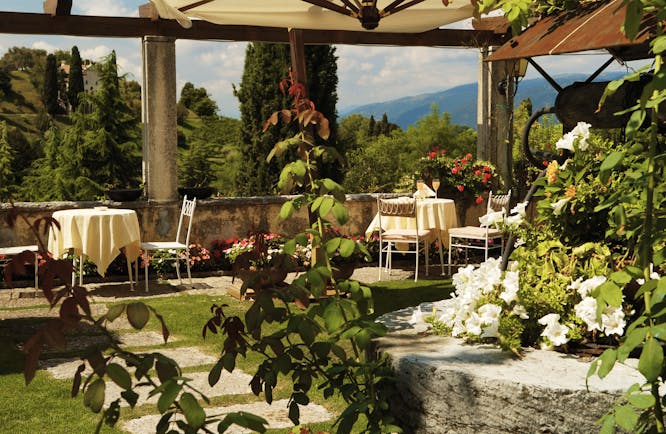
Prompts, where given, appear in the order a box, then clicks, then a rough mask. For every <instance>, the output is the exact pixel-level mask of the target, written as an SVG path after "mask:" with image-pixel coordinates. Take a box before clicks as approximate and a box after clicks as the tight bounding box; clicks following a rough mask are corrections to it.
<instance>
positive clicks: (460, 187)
mask: <svg viewBox="0 0 666 434" xmlns="http://www.w3.org/2000/svg"><path fill="white" fill-rule="evenodd" d="M456 188H457V189H458V191H460V192H463V191H465V187H464V186H462V185H459V186H457V187H456Z"/></svg>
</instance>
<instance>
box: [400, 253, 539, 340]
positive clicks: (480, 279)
mask: <svg viewBox="0 0 666 434" xmlns="http://www.w3.org/2000/svg"><path fill="white" fill-rule="evenodd" d="M500 265H501V259H495V258H490V259H488V260H487V261H486V262H484V263H483V264H481V266H480V267H479V268H476V269H475V268H474V266H472V265H468V266H467V267H465V268H462V269H460V270H458V272H457V273H456V274H454V275H453V285H454V286H455V288H456V290H455V293H454V295H453V296H452V297H451V298H450V299H446V300H441V301H438V302H436V303H435V304H434V306H435V308H436V314H435V320H436V321H438V322H440V323H442V324H443V325H444V326H445V327H447V328H449V329H450V330H451V334H452V335H453V336H473V337H481V338H486V337H497V336H498V331H497V329H498V327H499V318H500V314H501V313H502V308H503V306H500V305H498V304H493V303H486V302H484V300H485V299H487V298H488V296H489V295H490V294H491V293H493V292H495V293H496V294H497V293H498V292H499V293H498V296H499V298H501V299H502V300H503V301H504V302H505V303H506V305H507V306H510V305H513V306H512V311H511V313H512V314H514V315H519V316H520V317H521V318H527V312H526V311H525V308H524V307H523V306H520V305H516V304H515V302H516V301H517V300H518V272H517V271H507V272H506V273H504V275H502V270H501V268H500ZM419 315H422V314H421V313H420V311H419V314H415V316H414V317H413V318H412V321H413V322H416V321H419Z"/></svg>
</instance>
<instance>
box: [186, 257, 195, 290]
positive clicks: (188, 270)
mask: <svg viewBox="0 0 666 434" xmlns="http://www.w3.org/2000/svg"><path fill="white" fill-rule="evenodd" d="M185 265H186V266H187V278H188V279H189V280H190V288H192V286H193V285H192V273H191V272H190V252H189V250H188V251H187V253H186V254H185Z"/></svg>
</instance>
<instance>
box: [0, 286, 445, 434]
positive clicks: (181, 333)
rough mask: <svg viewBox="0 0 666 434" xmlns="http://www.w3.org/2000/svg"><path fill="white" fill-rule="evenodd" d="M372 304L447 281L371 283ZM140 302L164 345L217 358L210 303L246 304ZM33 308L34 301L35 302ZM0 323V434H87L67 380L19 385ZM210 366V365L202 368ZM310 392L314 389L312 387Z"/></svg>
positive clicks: (428, 295) (435, 292)
mask: <svg viewBox="0 0 666 434" xmlns="http://www.w3.org/2000/svg"><path fill="white" fill-rule="evenodd" d="M371 288H372V292H373V298H374V302H375V315H380V314H382V313H386V312H390V311H393V310H396V309H401V308H404V307H407V306H413V305H417V304H419V303H421V302H424V301H432V300H438V299H441V298H445V297H447V296H448V294H449V293H450V291H451V289H452V287H451V283H450V279H445V280H435V279H433V280H426V279H423V280H419V281H418V282H416V283H415V282H413V281H411V280H405V281H390V282H378V283H376V284H373V285H371ZM145 302H146V303H147V304H149V305H150V306H152V307H154V308H155V309H156V310H157V311H158V312H159V313H160V314H162V315H163V317H164V320H165V321H166V323H167V325H168V327H169V331H170V333H171V335H172V336H173V337H174V338H175V339H173V341H170V342H169V343H168V344H166V346H159V347H156V348H155V349H156V350H158V349H159V348H164V347H184V346H196V347H198V348H200V349H201V350H202V351H204V352H206V353H208V354H210V355H213V356H218V355H219V353H220V348H221V344H222V340H221V337H220V336H219V335H214V334H210V333H209V334H208V335H207V338H206V339H205V340H204V339H203V338H202V336H201V331H202V327H203V325H204V323H205V322H206V321H207V320H208V318H209V317H210V315H211V314H210V306H211V305H212V304H218V305H219V304H227V305H228V307H227V308H225V312H227V313H228V314H239V315H242V314H243V313H244V311H245V310H246V309H247V307H248V306H249V302H239V301H237V300H235V299H233V298H231V297H227V296H207V295H187V294H175V295H173V296H171V297H162V298H149V299H146V300H145ZM36 304H37V303H36ZM3 322H4V321H0V345H2V348H3V351H2V352H0V402H2V405H1V406H0V427H1V428H0V432H13V433H33V432H51V433H87V432H92V431H93V430H94V427H95V426H96V424H97V421H98V417H97V415H94V414H93V413H91V412H90V411H89V410H88V409H87V408H85V407H84V406H83V404H82V400H81V396H80V395H79V397H77V398H75V399H72V398H70V397H69V396H70V389H71V380H56V379H53V378H51V377H50V376H49V375H48V374H46V372H44V371H39V372H38V373H37V375H36V377H35V379H34V380H33V382H32V383H31V384H30V385H29V386H27V387H26V386H25V383H24V380H23V375H22V372H21V369H22V368H21V366H22V361H23V356H22V353H21V352H19V351H18V350H16V348H15V345H14V342H13V341H12V339H11V336H3V333H2V331H3V330H4V328H3V327H4V326H6V324H5V325H3ZM147 328H148V329H149V330H155V331H159V330H160V325H159V323H158V322H157V321H156V320H155V319H151V320H150V322H149V323H148V325H147ZM258 360H259V359H258V358H257V357H256V356H254V355H249V356H248V358H247V359H245V360H239V363H238V365H237V366H238V368H240V369H242V370H244V371H245V372H247V373H249V374H251V375H252V374H254V367H256V366H257V363H258ZM206 368H210V367H206ZM206 368H187V369H185V370H184V371H185V372H192V371H201V370H204V369H206ZM278 384H279V385H280V386H279V387H278V389H277V390H276V392H275V394H274V398H275V399H281V398H286V397H288V396H289V393H290V390H291V386H290V383H289V378H284V377H283V378H281V379H280V381H279V382H278ZM314 389H315V390H316V388H314ZM311 398H312V400H313V402H315V403H318V404H321V405H324V406H325V407H326V408H328V409H329V411H330V412H331V413H332V414H338V413H339V412H340V411H341V410H342V409H343V408H344V401H343V400H342V398H339V397H333V398H330V399H328V400H326V399H324V398H323V396H322V395H321V393H320V392H318V391H315V392H313V393H311ZM261 399H263V398H262V397H259V398H257V397H255V396H254V395H251V394H250V395H237V396H224V397H216V398H213V399H211V405H213V406H222V405H231V404H237V403H245V402H252V401H257V400H261ZM151 413H155V409H154V407H153V406H151V405H144V406H142V407H139V408H137V409H135V410H130V409H127V408H123V409H122V411H121V421H123V420H128V419H131V418H135V417H138V416H141V415H144V414H151ZM310 428H311V429H312V430H313V431H314V432H317V431H320V430H321V431H331V430H332V427H331V422H327V423H320V424H312V425H310ZM289 431H290V430H288V429H286V430H276V431H272V432H277V433H288V432H289ZM102 432H104V433H118V432H122V431H121V430H120V429H117V428H116V429H113V428H110V427H107V426H105V427H103V429H102Z"/></svg>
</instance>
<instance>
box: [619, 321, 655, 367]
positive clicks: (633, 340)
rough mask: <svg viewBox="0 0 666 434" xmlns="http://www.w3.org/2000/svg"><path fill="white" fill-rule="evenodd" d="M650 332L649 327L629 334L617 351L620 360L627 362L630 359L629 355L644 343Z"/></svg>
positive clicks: (634, 330) (637, 329)
mask: <svg viewBox="0 0 666 434" xmlns="http://www.w3.org/2000/svg"><path fill="white" fill-rule="evenodd" d="M648 330H649V329H648V328H647V327H640V328H636V329H633V330H631V331H630V332H627V335H626V336H625V338H624V342H622V345H620V346H619V347H618V349H617V352H618V355H617V358H618V360H620V361H621V362H622V361H624V360H626V358H627V357H629V353H631V351H632V350H633V349H634V348H636V347H637V346H639V345H640V344H642V343H643V340H644V339H645V336H646V335H647V332H648Z"/></svg>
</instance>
